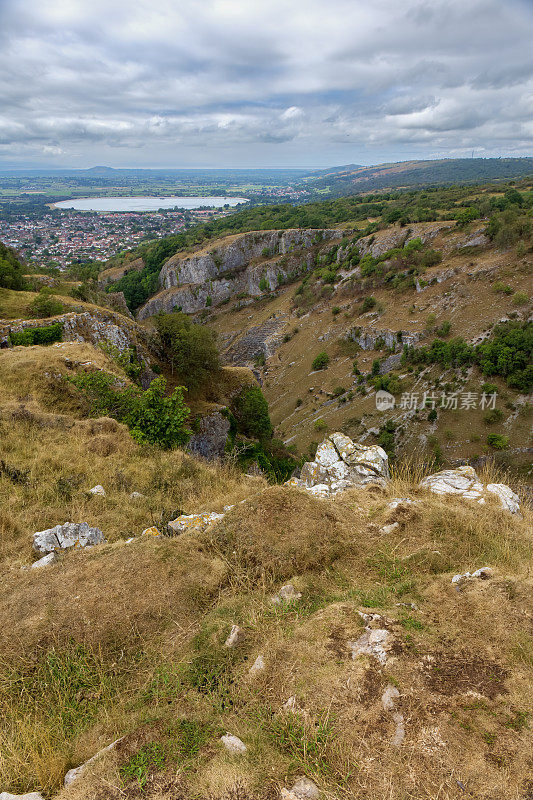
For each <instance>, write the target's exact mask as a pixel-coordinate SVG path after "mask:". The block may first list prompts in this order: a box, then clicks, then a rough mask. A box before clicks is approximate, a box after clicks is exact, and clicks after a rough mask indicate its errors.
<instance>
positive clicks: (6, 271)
mask: <svg viewBox="0 0 533 800" xmlns="http://www.w3.org/2000/svg"><path fill="white" fill-rule="evenodd" d="M22 268H23V267H22V264H21V262H20V261H19V259H18V256H17V254H16V253H15V251H14V250H12V249H11V248H10V247H6V245H5V244H3V242H0V289H14V290H15V291H21V290H22V289H25V288H26V282H25V280H24V276H23V274H22Z"/></svg>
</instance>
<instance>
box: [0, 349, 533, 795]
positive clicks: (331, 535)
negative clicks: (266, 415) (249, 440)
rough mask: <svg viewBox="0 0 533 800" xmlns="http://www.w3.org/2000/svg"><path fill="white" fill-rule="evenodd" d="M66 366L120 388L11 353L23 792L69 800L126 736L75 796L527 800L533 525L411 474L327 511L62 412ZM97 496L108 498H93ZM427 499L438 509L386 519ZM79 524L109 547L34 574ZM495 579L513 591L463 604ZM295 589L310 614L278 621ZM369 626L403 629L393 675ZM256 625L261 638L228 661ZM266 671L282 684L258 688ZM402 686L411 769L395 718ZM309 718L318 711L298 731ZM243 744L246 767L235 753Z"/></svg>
mask: <svg viewBox="0 0 533 800" xmlns="http://www.w3.org/2000/svg"><path fill="white" fill-rule="evenodd" d="M65 356H68V358H69V359H70V361H71V362H82V361H87V360H91V361H93V362H94V364H95V366H97V367H99V368H105V369H109V370H111V371H113V370H117V369H118V368H117V367H116V365H114V364H112V363H111V362H109V361H108V360H107V358H106V357H105V356H104V355H103V354H102V353H101V352H99V351H96V350H94V349H92V348H91V347H89V346H88V345H79V344H64V345H62V346H60V347H50V348H47V349H43V348H39V347H32V348H24V349H23V348H16V349H14V350H10V351H1V352H0V358H1V362H0V382H1V385H0V390H1V391H0V398H1V399H0V426H1V436H0V448H1V458H2V459H4V461H6V462H7V463H8V464H9V466H10V467H11V468H16V469H19V470H22V471H25V470H28V473H27V474H26V476H25V477H24V474H23V475H22V476H20V480H18V479H16V478H15V479H14V478H13V473H11V477H10V476H9V475H8V474H7V473H6V472H5V471H3V472H2V474H1V475H0V509H1V511H0V531H1V543H2V550H1V553H0V558H1V563H2V572H3V579H2V580H3V591H2V593H1V595H0V704H1V711H2V713H1V717H2V723H1V724H2V733H1V735H2V747H1V755H0V786H1V787H2V789H4V788H5V789H11V790H16V791H22V790H26V791H29V790H35V789H39V788H42V789H43V790H45V792H47V793H50V794H53V795H54V796H56V795H57V791H58V789H59V787H60V785H61V782H62V777H63V775H64V773H65V771H66V770H67V769H68V768H69V767H71V766H73V765H77V764H79V763H81V762H82V761H84V760H85V759H86V758H88V757H89V756H91V755H92V754H93V753H95V752H96V751H97V750H98V749H99V748H100V747H102V746H104V745H106V744H108V743H109V742H111V741H113V740H114V739H115V738H117V737H118V736H125V739H124V740H123V742H122V743H121V744H120V746H119V747H118V748H117V750H116V751H115V752H114V753H112V754H109V755H108V756H107V757H106V758H104V759H102V760H101V761H100V762H98V763H96V764H95V765H94V768H93V769H91V770H90V771H89V772H88V773H87V774H86V775H85V776H84V778H83V779H82V780H80V782H79V783H78V785H76V784H73V785H72V787H71V788H70V789H67V790H63V791H61V792H60V793H59V797H60V798H62V800H69V799H70V800H78V798H79V800H81V798H84V800H85V799H86V798H91V800H97V799H101V800H103V798H106V800H108V799H109V798H117V800H118V799H119V798H131V800H138V798H140V797H147V798H151V800H156V798H158V800H177V799H178V798H179V799H180V800H189V799H190V800H192V798H207V797H212V798H217V800H218V798H222V797H224V798H225V800H230V799H231V800H247V799H249V798H257V800H263V799H264V800H267V799H268V798H272V800H273V798H277V797H278V796H279V789H280V787H281V786H282V785H286V786H289V785H290V784H291V782H292V780H293V779H294V777H295V776H296V775H298V774H307V775H308V776H309V777H311V778H313V779H314V780H315V781H316V782H317V783H318V784H319V785H320V787H321V789H323V790H324V792H325V797H329V798H344V797H354V796H356V797H360V798H365V799H366V798H368V800H370V799H371V798H372V799H374V798H376V797H385V796H386V797H388V798H391V800H396V799H397V800H399V799H400V798H405V797H406V796H412V797H416V798H428V800H429V798H434V797H436V796H437V795H438V796H439V797H440V798H445V799H446V798H458V797H462V796H463V795H464V792H463V789H462V788H461V785H462V786H464V787H465V788H466V790H467V791H469V792H471V793H472V794H473V795H474V796H476V797H480V798H481V797H483V798H489V797H495V796H502V797H505V798H513V800H514V799H515V798H516V800H518V798H523V797H524V796H527V791H528V783H527V777H526V776H527V775H528V773H529V772H530V767H531V763H530V761H529V760H528V759H529V758H530V752H531V731H530V728H529V722H528V716H527V715H528V712H530V711H531V708H530V698H531V691H532V689H533V685H532V682H531V667H532V665H533V664H532V662H533V639H532V638H531V635H530V632H529V631H528V624H529V621H530V618H531V613H532V612H533V608H532V607H531V577H530V575H529V564H530V563H531V550H532V539H531V530H532V525H531V522H532V517H531V514H530V512H528V511H526V512H525V515H524V517H523V518H518V517H511V516H510V515H508V514H506V513H504V512H503V511H500V510H499V509H498V508H497V507H496V505H495V504H492V503H490V504H488V505H487V506H485V507H481V506H478V505H475V506H473V505H471V504H469V503H467V502H461V501H455V502H454V501H452V502H450V500H449V499H441V498H439V497H437V496H435V495H428V494H426V493H424V492H421V491H419V490H417V489H416V488H415V485H416V483H417V480H418V477H419V476H417V475H414V474H409V473H407V472H403V473H399V474H397V475H396V476H395V477H394V479H393V482H392V483H391V485H390V487H389V488H388V489H387V490H386V491H383V490H364V491H350V492H347V493H345V494H344V495H342V496H339V497H337V498H336V499H334V500H319V499H316V498H312V497H309V496H307V495H305V494H302V493H300V492H298V491H296V490H293V489H289V488H287V487H269V488H265V485H264V483H262V481H261V480H260V479H257V478H255V479H254V478H247V477H245V476H242V475H240V474H238V473H236V472H234V471H233V470H232V469H231V468H230V467H221V466H209V465H206V464H202V463H200V462H196V461H194V460H193V459H191V458H189V457H187V456H185V455H183V454H182V453H180V452H173V453H162V452H160V451H157V450H155V449H152V448H142V449H141V448H139V447H138V446H137V445H135V444H134V443H132V441H131V439H130V438H129V436H128V434H127V432H126V431H125V429H124V428H122V426H120V425H118V424H116V423H113V422H112V421H110V420H101V421H90V420H84V419H81V418H80V415H81V414H82V412H83V408H82V407H80V404H79V402H78V400H77V398H76V397H75V396H74V395H69V394H66V393H65V392H64V391H63V392H62V393H60V394H58V392H57V383H56V378H55V376H56V375H57V373H59V372H62V371H63V369H64V361H63V359H64V357H65ZM95 483H102V484H103V485H104V486H105V488H106V491H107V497H106V498H98V497H92V496H89V495H88V494H87V490H88V489H89V488H90V487H91V486H93V485H94V484H95ZM132 490H137V491H141V492H143V494H145V498H144V499H141V500H137V501H131V500H130V499H129V493H130V492H131V491H132ZM406 495H410V496H412V497H413V498H415V499H418V500H419V501H420V504H419V505H418V506H416V507H415V508H401V509H399V510H398V511H396V512H389V511H388V510H387V508H386V503H387V500H388V499H389V498H390V497H393V496H406ZM244 498H248V500H247V502H246V503H244V504H242V505H241V504H238V503H237V505H236V507H235V508H234V510H233V511H232V512H230V514H229V515H228V516H227V517H226V518H225V519H224V521H223V522H222V523H220V524H219V525H218V526H217V527H215V528H213V529H212V530H211V531H208V532H206V533H205V534H203V535H184V536H181V537H179V538H177V539H171V540H169V539H166V540H154V539H152V538H150V537H144V538H138V539H136V540H135V541H134V542H133V543H130V544H126V543H125V539H126V538H127V537H129V536H130V535H133V534H138V533H140V531H141V530H142V529H143V528H144V527H147V526H148V525H150V524H152V523H153V522H157V521H158V519H159V518H160V515H161V514H162V513H163V514H164V515H165V514H167V513H172V512H175V511H176V509H177V508H182V509H184V510H185V511H187V512H191V511H196V510H201V509H220V508H221V507H222V506H223V505H225V504H227V503H235V502H237V501H239V500H241V499H244ZM67 519H73V520H78V519H79V520H81V519H84V520H86V521H88V522H89V523H94V524H98V525H99V526H100V527H101V528H102V529H103V530H104V532H105V533H106V535H107V538H108V540H109V544H107V545H103V546H101V547H98V548H94V549H93V550H90V551H86V552H78V553H71V554H66V555H65V556H64V557H63V558H62V559H61V562H60V563H59V564H58V565H56V566H54V567H52V568H49V569H44V570H35V571H20V566H21V565H22V564H27V563H28V562H29V560H30V558H31V555H30V543H31V534H32V533H33V531H35V530H39V529H42V528H43V527H45V526H47V525H52V524H55V523H58V522H63V521H65V520H67ZM391 521H398V522H399V528H398V529H397V531H396V532H395V533H394V534H392V535H389V536H386V535H383V534H382V533H381V531H380V527H381V525H382V524H383V523H385V522H391ZM484 565H490V566H492V567H493V568H494V569H495V577H494V578H493V579H491V580H489V581H485V582H478V583H475V584H472V585H471V586H467V587H466V588H465V589H464V590H461V591H460V592H457V591H456V590H455V589H454V588H453V587H452V586H451V584H450V579H451V576H452V574H454V573H455V572H458V571H464V570H466V569H469V570H473V569H475V568H477V567H480V566H484ZM288 580H292V581H293V582H294V584H295V585H296V587H297V588H298V589H299V590H300V591H302V599H301V601H300V602H299V603H298V604H297V605H295V606H293V607H290V608H286V609H283V608H281V609H280V608H276V607H273V606H272V604H271V603H270V601H269V598H270V596H271V595H272V594H273V592H274V591H275V590H276V589H277V588H279V586H280V585H281V584H282V583H285V582H287V581H288ZM410 604H414V605H413V606H412V607H411V605H410ZM360 610H367V611H371V612H373V613H379V614H382V615H383V617H384V619H383V620H382V621H381V622H380V623H379V624H380V625H385V626H386V627H387V628H388V629H389V630H390V631H391V634H392V636H393V637H394V642H395V645H394V649H393V654H392V657H391V658H390V659H389V661H388V663H387V664H386V665H385V666H383V667H381V666H380V665H379V664H378V663H377V662H375V661H374V660H373V659H370V658H366V657H363V658H362V659H359V660H356V661H354V660H352V659H351V657H350V654H349V649H348V642H349V641H350V640H352V641H353V640H354V639H356V638H357V637H358V636H359V635H360V634H361V633H362V631H363V623H362V620H361V618H360V617H359V615H358V613H357V612H358V611H360ZM233 623H238V624H240V625H242V626H243V627H244V628H245V630H246V638H245V640H244V642H243V643H242V645H240V646H238V647H237V648H236V649H235V650H233V651H227V650H225V649H224V647H223V642H224V640H225V638H226V636H227V633H228V631H229V629H230V626H231V625H232V624H233ZM14 633H15V635H13V634H14ZM258 654H262V655H263V657H264V659H265V662H266V669H265V671H264V672H263V673H261V674H260V675H259V676H257V677H256V678H254V679H252V678H251V677H250V676H249V675H248V670H249V667H250V665H251V664H252V663H253V661H254V660H255V658H256V656H257V655H258ZM389 684H393V685H394V686H396V687H397V688H398V690H399V692H400V699H399V701H398V703H399V705H398V708H399V709H400V710H401V712H402V713H403V715H404V719H405V728H406V739H405V743H404V745H403V746H402V747H401V748H399V749H398V748H395V747H393V746H392V745H391V739H392V736H393V733H394V723H393V721H392V719H391V716H390V714H388V713H386V712H384V711H383V708H382V704H381V695H382V693H383V690H384V688H385V686H387V685H389ZM290 696H295V697H296V711H295V713H290V712H283V711H282V710H281V706H282V704H283V703H284V702H285V701H286V700H287V698H288V697H290ZM226 730H229V731H231V732H232V733H235V734H236V735H238V736H240V737H241V738H242V739H243V740H244V741H245V743H246V744H247V746H248V752H247V753H246V754H245V755H244V756H240V757H232V756H229V755H228V754H226V753H225V751H223V750H222V748H221V746H220V744H219V743H218V737H219V736H220V735H221V734H222V733H224V732H225V731H226ZM139 781H140V783H139ZM458 782H459V783H458ZM238 786H240V787H241V788H237V787H238ZM140 787H142V791H141V789H140Z"/></svg>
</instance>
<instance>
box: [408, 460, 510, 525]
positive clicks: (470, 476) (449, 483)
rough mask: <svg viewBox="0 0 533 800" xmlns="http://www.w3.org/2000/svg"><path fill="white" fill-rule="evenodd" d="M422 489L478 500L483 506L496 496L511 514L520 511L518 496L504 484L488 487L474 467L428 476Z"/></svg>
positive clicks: (423, 481)
mask: <svg viewBox="0 0 533 800" xmlns="http://www.w3.org/2000/svg"><path fill="white" fill-rule="evenodd" d="M420 487H421V488H423V489H429V490H430V492H434V493H435V494H454V495H459V496H460V497H463V498H464V499H465V500H476V501H477V502H478V503H480V504H481V505H483V504H484V503H486V501H487V499H488V495H487V492H488V493H489V495H491V494H492V495H496V497H498V498H499V500H500V505H501V507H502V508H504V509H505V510H506V511H510V512H511V514H517V513H518V512H519V511H520V502H519V498H518V495H517V494H515V493H514V492H513V490H512V489H510V488H509V486H506V485H505V484H504V483H488V484H487V485H486V486H484V485H483V483H481V481H480V480H479V478H478V476H477V473H476V471H475V469H474V468H473V467H468V466H466V467H457V468H456V469H445V470H442V471H441V472H436V473H435V474H434V475H428V477H427V478H423V480H422V481H421V482H420Z"/></svg>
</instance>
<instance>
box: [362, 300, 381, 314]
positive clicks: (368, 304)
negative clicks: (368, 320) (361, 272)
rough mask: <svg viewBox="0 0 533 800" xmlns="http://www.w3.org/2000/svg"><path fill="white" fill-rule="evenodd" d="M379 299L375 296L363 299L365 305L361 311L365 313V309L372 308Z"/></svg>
mask: <svg viewBox="0 0 533 800" xmlns="http://www.w3.org/2000/svg"><path fill="white" fill-rule="evenodd" d="M376 303H377V300H376V298H375V297H365V299H364V300H363V305H362V306H361V311H362V313H363V314H364V313H365V311H370V310H371V309H372V308H374V307H375V306H376Z"/></svg>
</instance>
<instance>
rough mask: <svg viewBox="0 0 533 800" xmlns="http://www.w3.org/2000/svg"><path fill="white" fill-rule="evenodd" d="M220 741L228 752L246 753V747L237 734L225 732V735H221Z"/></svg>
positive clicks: (234, 753) (235, 753)
mask: <svg viewBox="0 0 533 800" xmlns="http://www.w3.org/2000/svg"><path fill="white" fill-rule="evenodd" d="M220 741H221V742H222V744H223V745H224V747H225V748H226V750H227V751H228V753H232V754H233V755H237V754H239V753H246V750H247V747H246V745H245V744H244V742H242V741H241V740H240V739H239V737H238V736H234V735H233V734H232V733H226V735H225V736H221V737H220Z"/></svg>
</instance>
